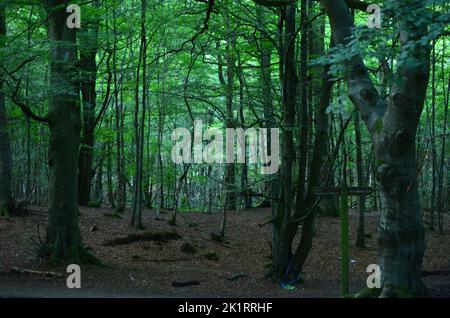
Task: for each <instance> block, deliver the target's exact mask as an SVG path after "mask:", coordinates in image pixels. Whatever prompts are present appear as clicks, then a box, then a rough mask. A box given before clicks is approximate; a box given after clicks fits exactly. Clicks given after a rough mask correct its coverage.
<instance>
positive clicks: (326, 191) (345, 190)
mask: <svg viewBox="0 0 450 318" xmlns="http://www.w3.org/2000/svg"><path fill="white" fill-rule="evenodd" d="M372 193H373V189H372V188H370V187H348V186H347V184H345V183H344V184H343V185H342V186H341V187H334V188H318V189H317V190H316V194H317V195H323V196H324V195H340V196H341V208H340V210H341V211H340V212H341V213H340V217H341V296H344V295H347V294H348V293H349V290H348V196H349V195H357V196H359V195H370V194H372Z"/></svg>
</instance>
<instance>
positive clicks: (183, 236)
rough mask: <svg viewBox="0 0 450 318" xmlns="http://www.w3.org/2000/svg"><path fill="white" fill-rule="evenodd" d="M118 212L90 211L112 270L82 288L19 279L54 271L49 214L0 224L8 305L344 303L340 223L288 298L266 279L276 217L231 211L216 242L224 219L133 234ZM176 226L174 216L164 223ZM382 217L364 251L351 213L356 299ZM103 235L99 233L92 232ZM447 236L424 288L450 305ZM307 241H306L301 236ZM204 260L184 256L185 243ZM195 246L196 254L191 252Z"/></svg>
mask: <svg viewBox="0 0 450 318" xmlns="http://www.w3.org/2000/svg"><path fill="white" fill-rule="evenodd" d="M111 213H113V210H111V209H105V208H100V209H94V208H81V215H80V224H81V232H82V237H83V240H84V243H85V244H86V245H87V246H88V247H90V248H91V249H92V251H93V253H94V254H95V255H96V256H98V257H99V258H100V259H101V260H102V261H103V263H104V264H105V265H107V267H106V268H101V267H96V266H82V267H81V287H82V288H81V289H68V288H67V287H66V279H65V277H66V276H65V275H66V274H65V275H64V277H63V278H48V277H42V276H38V275H27V274H15V273H12V272H11V268H12V267H14V266H15V267H20V268H26V269H36V270H41V271H42V270H52V271H59V272H61V273H65V268H56V269H55V268H50V267H48V266H46V265H45V264H39V263H38V262H37V261H36V258H35V255H36V254H35V253H36V250H35V246H34V245H33V244H32V243H31V238H32V237H33V238H34V239H37V237H38V230H37V229H38V227H39V228H40V229H41V230H40V232H41V235H43V232H44V231H45V224H46V219H47V215H46V213H45V210H44V209H37V208H35V209H33V210H32V212H31V214H30V215H29V216H27V217H20V218H12V219H9V220H7V219H0V242H1V244H0V297H296V298H307V297H339V284H340V280H339V255H340V253H339V232H340V231H339V219H338V218H331V217H319V218H318V220H317V223H316V235H315V238H314V243H313V247H312V250H311V253H310V256H309V258H308V260H307V263H306V265H305V268H304V274H303V278H304V280H305V282H304V283H303V284H300V285H298V286H297V289H295V290H285V289H282V288H280V287H279V286H278V285H276V284H274V283H273V282H272V281H271V280H269V279H266V278H264V276H265V274H266V273H267V271H268V265H269V264H270V258H269V257H270V238H271V227H270V224H265V223H267V221H268V220H269V219H270V210H268V209H258V210H257V209H251V210H248V211H240V212H234V211H232V212H230V213H229V218H228V226H227V231H226V238H225V242H224V243H217V242H215V241H212V240H211V238H210V233H211V232H212V231H215V230H217V228H218V225H219V222H220V214H218V213H214V214H207V213H195V212H193V213H179V214H178V220H177V225H176V226H170V225H168V224H167V221H157V220H155V218H154V216H155V211H153V210H151V211H148V210H146V211H144V213H143V220H144V225H145V227H146V229H145V230H143V231H138V230H135V229H133V228H131V227H130V226H129V213H125V214H124V217H123V219H118V218H114V217H111V216H108V215H110V214H111ZM163 216H164V217H165V218H168V214H165V215H163ZM378 218H379V214H378V213H377V212H371V213H367V214H366V233H367V238H366V243H367V248H366V249H357V248H356V247H355V246H354V242H355V240H356V231H357V220H358V217H357V214H356V211H354V210H352V211H351V215H350V242H351V247H350V289H351V290H350V291H351V292H356V291H358V290H360V289H362V288H364V287H365V282H366V279H367V275H368V274H367V273H366V268H367V266H368V265H369V264H375V263H377V257H376V248H375V246H376V241H375V238H376V228H377V222H378ZM94 226H95V227H96V230H94V231H92V230H93V229H92V227H94ZM444 228H445V229H446V230H447V232H446V233H445V234H444V235H440V234H439V233H437V232H430V231H427V234H426V241H427V250H426V254H425V258H424V272H425V275H424V282H425V284H426V285H427V286H428V287H429V289H430V292H431V294H432V296H433V297H450V274H449V273H450V233H449V229H450V218H449V216H448V215H445V224H444ZM148 232H151V233H162V232H176V233H178V235H179V236H180V238H178V239H175V240H168V241H155V240H153V241H137V242H134V243H129V244H124V245H117V246H104V243H105V242H106V241H107V240H111V239H115V238H118V237H125V236H127V235H130V234H143V233H148ZM297 239H298V238H297ZM185 243H189V244H190V245H192V246H194V247H195V250H196V252H195V253H193V254H188V253H186V252H183V251H182V245H183V244H184V245H186V244H185ZM184 247H186V246H184ZM187 281H198V283H199V285H196V286H187V287H173V286H172V283H173V282H187Z"/></svg>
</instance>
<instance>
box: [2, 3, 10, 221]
mask: <svg viewBox="0 0 450 318" xmlns="http://www.w3.org/2000/svg"><path fill="white" fill-rule="evenodd" d="M5 9H6V3H1V4H0V49H2V48H4V47H5V44H6V43H5V42H6V12H5ZM2 64H3V61H2ZM3 81H4V74H3V71H2V70H0V140H1V142H0V217H2V216H9V215H10V213H11V212H12V211H11V209H12V194H11V165H12V158H11V143H10V140H9V133H8V118H7V113H6V101H5V94H4V93H3Z"/></svg>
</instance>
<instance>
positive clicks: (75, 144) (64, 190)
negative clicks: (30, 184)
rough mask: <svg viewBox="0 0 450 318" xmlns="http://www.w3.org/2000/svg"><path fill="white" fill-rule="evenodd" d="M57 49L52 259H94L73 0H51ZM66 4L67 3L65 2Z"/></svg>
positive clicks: (51, 123) (48, 8)
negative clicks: (82, 210)
mask: <svg viewBox="0 0 450 318" xmlns="http://www.w3.org/2000/svg"><path fill="white" fill-rule="evenodd" d="M44 4H45V8H46V11H47V14H48V16H49V30H48V31H49V32H48V33H49V36H50V40H51V41H52V42H53V44H52V49H51V71H50V85H51V87H52V94H51V96H50V100H49V109H48V116H47V118H48V121H49V127H50V147H49V154H48V156H49V168H50V178H49V193H50V202H49V203H50V209H49V222H48V227H47V233H46V242H47V244H48V246H49V247H50V249H51V260H52V261H60V260H68V261H70V262H75V263H79V262H92V261H94V258H93V257H92V256H91V255H90V254H89V253H88V252H86V250H85V249H84V248H83V245H82V242H81V235H80V227H79V221H78V187H77V177H78V176H77V170H78V155H79V147H80V130H81V116H80V105H79V104H80V103H79V91H78V83H77V81H76V79H77V78H78V69H77V52H76V31H75V30H74V29H69V28H67V27H66V19H67V17H68V14H67V13H66V6H64V5H68V4H69V2H68V1H55V0H46V1H45V2H44ZM61 4H63V6H61Z"/></svg>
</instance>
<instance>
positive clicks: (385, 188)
mask: <svg viewBox="0 0 450 318" xmlns="http://www.w3.org/2000/svg"><path fill="white" fill-rule="evenodd" d="M321 2H322V5H323V6H324V8H325V11H326V13H327V15H328V17H329V19H330V24H331V28H332V30H333V31H334V32H333V34H334V40H335V42H336V44H342V45H346V44H348V42H349V41H350V39H351V36H352V30H353V28H354V24H353V21H352V17H351V14H350V11H349V9H348V7H347V5H346V3H345V1H344V0H322V1H321ZM394 2H395V3H397V6H398V7H399V8H403V7H402V5H403V3H401V2H402V1H394ZM402 10H408V11H407V12H403V13H402V12H399V14H398V16H397V19H398V21H397V22H398V26H399V39H400V44H401V48H400V50H401V54H402V55H403V56H406V57H407V58H403V59H401V60H399V62H398V64H397V72H396V75H395V76H396V78H398V79H401V80H397V81H395V82H394V84H393V87H392V92H391V94H390V98H389V100H388V101H387V102H386V101H385V100H383V99H382V98H381V97H380V96H379V94H378V92H377V90H376V89H375V86H374V84H373V83H372V80H371V78H370V76H369V73H368V70H367V68H366V67H365V65H364V62H363V59H362V57H361V56H360V55H358V54H356V55H354V56H353V57H352V58H351V59H350V60H347V61H345V66H346V68H347V72H346V74H347V75H346V76H347V80H348V86H349V96H350V99H351V100H352V102H353V103H354V104H355V105H356V107H357V108H358V110H359V112H360V114H361V117H362V119H363V120H364V122H365V123H366V126H367V128H368V130H369V132H370V133H371V135H372V139H373V142H374V146H375V158H376V161H377V167H376V174H377V179H378V182H379V184H380V197H381V219H380V225H379V235H378V245H379V262H380V267H381V278H382V284H383V293H382V294H381V295H382V296H386V297H389V296H396V295H398V291H399V290H401V289H406V290H409V291H411V292H413V293H416V294H421V293H423V292H424V291H425V286H424V284H423V283H422V281H421V278H420V276H421V271H422V258H423V254H424V250H425V243H424V226H423V223H422V215H421V207H420V202H419V194H418V186H417V166H416V156H415V152H416V149H415V136H416V131H417V126H418V124H419V119H420V114H421V112H422V110H423V105H424V101H425V97H426V90H427V86H428V80H429V75H430V74H429V73H430V71H429V65H430V48H429V43H423V42H421V41H420V40H421V39H423V36H426V35H427V22H426V20H423V19H422V17H424V16H426V12H425V10H426V9H425V7H424V4H423V2H422V1H419V0H411V1H409V5H408V6H407V7H405V8H403V9H402ZM418 21H419V22H418ZM411 43H414V46H413V48H411Z"/></svg>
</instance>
